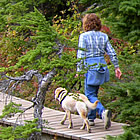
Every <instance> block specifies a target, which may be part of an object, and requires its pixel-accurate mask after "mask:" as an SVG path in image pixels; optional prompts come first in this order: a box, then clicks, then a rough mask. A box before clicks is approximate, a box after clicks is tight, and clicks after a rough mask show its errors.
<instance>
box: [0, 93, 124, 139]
mask: <svg viewBox="0 0 140 140" xmlns="http://www.w3.org/2000/svg"><path fill="white" fill-rule="evenodd" d="M5 99H7V103H8V102H10V101H11V99H12V101H14V102H16V103H20V104H22V107H23V108H26V107H29V106H31V105H32V104H33V103H32V102H30V101H26V100H23V99H20V98H18V97H14V96H7V95H5V94H3V93H0V106H1V108H0V114H2V109H3V107H4V105H5ZM42 112H43V114H42V119H45V120H47V121H48V124H43V127H44V128H43V133H47V134H50V135H57V136H60V137H66V138H69V139H75V140H105V138H106V135H112V136H117V135H119V134H123V132H124V131H123V129H122V126H124V125H126V124H122V123H116V122H112V127H111V128H110V129H109V130H107V131H105V130H104V127H103V126H104V124H103V121H102V120H101V119H96V120H95V126H92V127H91V133H88V132H87V131H86V129H84V130H80V127H81V126H82V123H83V120H82V119H81V118H80V116H79V115H75V114H72V121H73V128H72V129H68V124H69V122H68V120H66V121H65V124H64V125H61V124H60V121H61V119H62V118H63V116H64V114H65V112H61V111H58V110H54V109H50V108H47V107H44V109H43V111H42ZM33 113H34V109H33V108H31V109H30V110H28V111H26V112H25V113H24V114H23V115H22V116H21V117H19V118H18V121H17V122H16V118H17V116H18V115H19V113H18V114H17V115H15V116H14V117H11V118H9V119H7V120H6V119H3V120H0V123H5V124H8V125H15V123H18V124H24V123H25V122H24V120H33V119H34V116H33Z"/></svg>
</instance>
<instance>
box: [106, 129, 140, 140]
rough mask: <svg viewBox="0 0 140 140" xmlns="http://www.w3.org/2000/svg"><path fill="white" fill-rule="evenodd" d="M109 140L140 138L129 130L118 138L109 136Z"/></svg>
mask: <svg viewBox="0 0 140 140" xmlns="http://www.w3.org/2000/svg"><path fill="white" fill-rule="evenodd" d="M107 139H108V140H139V139H140V137H139V136H138V135H135V134H134V133H133V132H132V131H130V130H128V131H126V132H125V133H124V134H122V135H119V136H117V137H112V136H107Z"/></svg>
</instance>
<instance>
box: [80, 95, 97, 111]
mask: <svg viewBox="0 0 140 140" xmlns="http://www.w3.org/2000/svg"><path fill="white" fill-rule="evenodd" d="M80 99H82V100H83V101H84V102H85V104H86V105H87V107H88V108H90V109H96V107H97V104H98V102H99V101H98V100H97V101H95V102H94V103H91V102H90V101H89V100H88V98H87V97H86V96H85V95H84V94H80Z"/></svg>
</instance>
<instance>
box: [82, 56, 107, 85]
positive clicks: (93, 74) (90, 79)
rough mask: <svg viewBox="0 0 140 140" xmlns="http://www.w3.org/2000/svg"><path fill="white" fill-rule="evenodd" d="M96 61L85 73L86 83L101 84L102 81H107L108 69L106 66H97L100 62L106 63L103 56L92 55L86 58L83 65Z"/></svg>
mask: <svg viewBox="0 0 140 140" xmlns="http://www.w3.org/2000/svg"><path fill="white" fill-rule="evenodd" d="M95 63H97V65H95V66H90V68H89V70H88V71H87V73H86V77H87V84H88V85H94V86H98V85H102V84H103V83H104V82H108V81H109V70H108V68H107V66H104V67H103V66H102V67H101V66H99V65H100V64H105V65H107V64H106V61H105V59H104V57H103V56H101V57H93V58H86V59H85V62H84V65H85V66H86V67H87V66H89V65H93V64H95Z"/></svg>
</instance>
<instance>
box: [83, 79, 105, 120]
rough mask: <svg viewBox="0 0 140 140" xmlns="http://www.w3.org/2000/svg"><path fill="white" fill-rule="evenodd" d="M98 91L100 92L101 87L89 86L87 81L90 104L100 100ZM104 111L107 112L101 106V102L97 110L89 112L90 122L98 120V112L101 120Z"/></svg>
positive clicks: (87, 94)
mask: <svg viewBox="0 0 140 140" xmlns="http://www.w3.org/2000/svg"><path fill="white" fill-rule="evenodd" d="M98 90H99V86H91V85H87V83H86V79H85V95H86V96H87V97H88V99H89V101H90V102H92V103H94V102H95V101H96V100H98ZM103 110H105V108H104V106H103V105H102V104H101V102H99V103H98V105H97V108H96V109H95V110H90V111H89V113H88V119H90V120H94V119H96V112H98V115H99V116H100V118H102V112H103Z"/></svg>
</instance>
